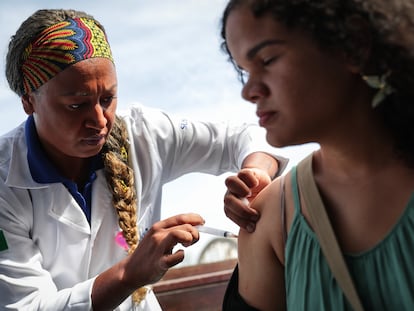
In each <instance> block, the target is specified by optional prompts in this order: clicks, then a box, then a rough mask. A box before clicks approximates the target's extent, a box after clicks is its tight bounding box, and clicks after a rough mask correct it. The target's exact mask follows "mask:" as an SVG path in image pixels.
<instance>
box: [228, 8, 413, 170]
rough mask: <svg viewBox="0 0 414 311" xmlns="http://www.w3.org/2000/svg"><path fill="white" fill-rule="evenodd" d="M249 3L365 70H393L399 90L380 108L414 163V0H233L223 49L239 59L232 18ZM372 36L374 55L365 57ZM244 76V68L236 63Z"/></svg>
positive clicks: (394, 85)
mask: <svg viewBox="0 0 414 311" xmlns="http://www.w3.org/2000/svg"><path fill="white" fill-rule="evenodd" d="M242 6H244V7H247V8H249V9H250V10H251V12H252V13H253V15H254V16H255V17H256V18H260V17H262V16H264V15H267V14H270V15H271V16H273V18H274V19H275V20H277V22H278V23H282V24H283V25H284V26H286V27H287V28H289V29H295V30H300V31H302V32H303V33H306V34H307V35H309V36H310V37H311V38H312V39H313V40H314V41H315V42H316V43H317V44H318V45H319V46H320V47H321V48H322V49H324V50H326V51H343V52H344V53H345V54H346V55H347V57H348V58H349V59H351V60H353V61H355V62H356V63H357V64H360V65H361V68H362V70H363V72H364V73H365V74H369V75H379V76H381V75H383V74H384V73H387V72H389V73H390V75H389V76H388V77H387V83H388V84H389V85H390V86H391V87H392V88H393V89H394V90H395V92H394V93H393V94H391V95H390V96H388V97H387V98H386V99H385V100H384V101H383V102H382V103H381V105H379V106H378V108H376V110H377V111H378V113H379V114H380V116H381V118H382V120H383V122H384V125H385V126H386V128H387V129H388V131H389V133H390V134H391V136H392V137H393V141H394V143H395V146H394V147H395V151H396V152H397V154H399V155H400V156H401V157H402V158H403V159H404V160H405V161H406V162H407V164H408V165H409V166H411V167H414V2H413V1H406V0H320V1H309V0H230V1H229V3H228V4H227V6H226V8H225V10H224V13H223V16H222V23H221V37H222V39H223V41H222V44H221V48H222V50H223V51H224V52H225V53H226V54H227V55H228V56H229V60H230V61H231V62H232V63H233V64H235V63H234V60H233V58H232V55H231V53H230V51H229V49H228V46H227V43H226V29H225V28H226V22H227V18H228V16H229V14H230V13H231V12H232V11H233V10H234V9H236V8H239V7H242ZM355 18H358V19H359V20H363V21H364V24H365V25H364V26H366V28H365V31H368V32H367V33H368V35H369V36H370V37H369V38H367V39H369V40H370V41H369V44H370V55H369V59H368V60H365V61H364V62H363V61H362V56H361V55H363V51H364V50H366V46H367V42H366V41H364V40H363V39H362V40H361V32H360V30H361V29H360V26H359V25H358V24H356V23H355ZM235 68H236V70H237V71H238V74H239V76H240V77H241V75H242V72H241V71H240V70H239V69H238V67H237V66H235Z"/></svg>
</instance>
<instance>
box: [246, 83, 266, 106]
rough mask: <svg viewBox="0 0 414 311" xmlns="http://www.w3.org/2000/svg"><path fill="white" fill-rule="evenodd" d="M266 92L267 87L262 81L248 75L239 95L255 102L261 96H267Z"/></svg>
mask: <svg viewBox="0 0 414 311" xmlns="http://www.w3.org/2000/svg"><path fill="white" fill-rule="evenodd" d="M267 94H268V89H267V87H266V86H265V85H264V83H262V82H260V81H256V80H254V79H252V78H251V77H250V78H249V80H248V81H246V83H245V84H244V86H243V89H242V94H241V95H242V97H243V98H244V99H245V100H247V101H249V102H251V103H253V104H256V103H257V102H258V101H259V100H260V99H261V98H263V97H265V96H267Z"/></svg>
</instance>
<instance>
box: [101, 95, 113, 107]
mask: <svg viewBox="0 0 414 311" xmlns="http://www.w3.org/2000/svg"><path fill="white" fill-rule="evenodd" d="M115 98H116V96H108V97H104V98H102V100H101V105H102V106H103V107H109V105H111V103H112V102H113V100H114V99H115Z"/></svg>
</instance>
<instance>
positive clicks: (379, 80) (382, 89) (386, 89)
mask: <svg viewBox="0 0 414 311" xmlns="http://www.w3.org/2000/svg"><path fill="white" fill-rule="evenodd" d="M390 74H391V72H387V73H386V74H383V75H382V76H364V75H363V76H362V79H363V80H364V81H365V82H366V83H367V84H368V85H369V86H370V87H371V88H373V89H377V90H378V92H377V93H376V94H375V95H374V97H373V99H372V103H371V105H372V108H376V107H377V106H378V105H379V104H380V103H381V102H382V101H383V100H384V99H385V98H386V97H387V96H388V95H390V94H392V93H394V89H393V88H392V87H391V86H390V85H389V84H388V83H387V78H388V76H389V75H390Z"/></svg>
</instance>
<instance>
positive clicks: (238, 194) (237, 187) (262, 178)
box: [224, 168, 272, 232]
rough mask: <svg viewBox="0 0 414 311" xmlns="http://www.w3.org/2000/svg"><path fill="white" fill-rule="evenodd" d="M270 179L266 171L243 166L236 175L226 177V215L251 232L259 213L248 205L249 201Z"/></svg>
mask: <svg viewBox="0 0 414 311" xmlns="http://www.w3.org/2000/svg"><path fill="white" fill-rule="evenodd" d="M271 181H272V180H271V178H270V176H269V174H268V173H267V172H266V171H264V170H261V169H257V168H244V169H241V170H240V171H239V173H238V174H237V175H234V176H229V177H227V178H226V181H225V184H226V186H227V192H226V194H225V195H224V212H225V214H226V215H227V217H228V218H230V219H231V220H232V221H234V222H235V223H236V224H238V225H239V226H240V227H242V228H244V229H245V230H247V231H248V232H253V231H254V230H255V227H256V222H257V220H258V219H259V217H260V215H259V213H258V212H257V211H256V210H255V209H252V208H251V207H250V202H251V201H252V200H253V199H254V198H255V197H256V196H257V194H258V193H259V192H260V191H262V190H263V188H265V187H266V186H267V185H269V184H270V182H271Z"/></svg>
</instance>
